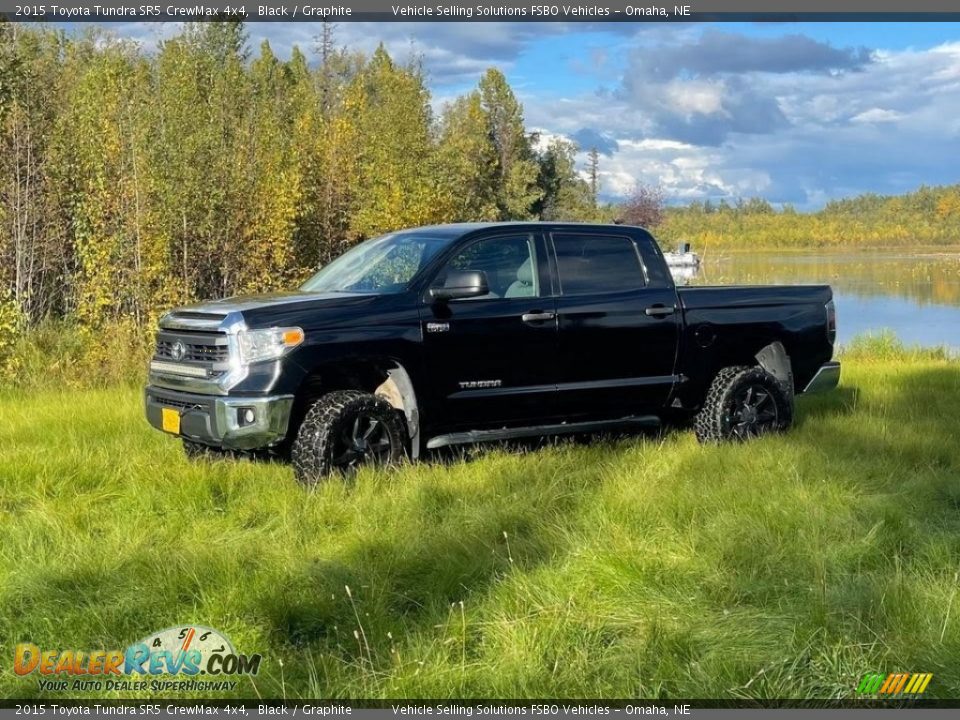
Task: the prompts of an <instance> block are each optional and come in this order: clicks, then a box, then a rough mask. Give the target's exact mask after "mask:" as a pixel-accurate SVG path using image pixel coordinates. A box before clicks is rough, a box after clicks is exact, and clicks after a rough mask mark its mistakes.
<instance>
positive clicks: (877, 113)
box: [850, 108, 903, 123]
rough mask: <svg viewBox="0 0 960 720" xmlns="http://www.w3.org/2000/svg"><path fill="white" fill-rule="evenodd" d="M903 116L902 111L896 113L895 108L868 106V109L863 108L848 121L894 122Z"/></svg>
mask: <svg viewBox="0 0 960 720" xmlns="http://www.w3.org/2000/svg"><path fill="white" fill-rule="evenodd" d="M902 117H903V113H898V112H897V111H896V110H885V109H884V108H870V109H869V110H864V111H863V112H862V113H857V114H856V115H854V116H853V117H852V118H850V122H855V123H885V122H896V121H897V120H899V119H900V118H902Z"/></svg>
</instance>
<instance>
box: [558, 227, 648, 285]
mask: <svg viewBox="0 0 960 720" xmlns="http://www.w3.org/2000/svg"><path fill="white" fill-rule="evenodd" d="M553 247H554V248H555V250H556V255H557V273H558V275H559V276H560V292H561V293H562V294H563V295H593V294H598V293H609V292H620V291H624V290H639V289H640V288H642V287H644V284H645V283H644V277H643V266H642V265H641V264H640V256H639V255H638V254H637V248H636V246H635V245H634V244H633V241H632V240H631V239H630V238H626V237H617V236H613V235H579V234H556V235H554V236H553Z"/></svg>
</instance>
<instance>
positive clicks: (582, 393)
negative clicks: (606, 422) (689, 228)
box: [551, 230, 681, 417]
mask: <svg viewBox="0 0 960 720" xmlns="http://www.w3.org/2000/svg"><path fill="white" fill-rule="evenodd" d="M641 242H643V239H641ZM649 242H650V243H651V247H650V248H646V247H644V246H643V245H642V244H640V245H638V242H637V239H636V238H634V237H631V235H630V234H628V233H626V232H625V233H624V234H622V235H621V234H618V233H617V232H616V231H615V230H610V231H596V232H591V231H588V230H583V231H580V230H572V231H557V232H553V233H552V234H551V247H552V250H553V253H554V258H555V269H556V276H557V279H558V281H559V293H560V294H559V296H558V297H557V320H558V328H559V344H560V353H559V371H558V373H559V375H558V378H559V380H558V383H559V384H558V401H559V406H560V407H561V409H562V410H563V412H565V413H566V414H568V415H569V416H571V417H573V416H590V417H596V416H601V417H603V416H606V417H612V416H623V415H634V414H644V413H653V412H656V411H657V410H658V409H659V408H661V407H662V406H663V405H664V404H665V403H666V401H667V399H668V397H669V395H670V391H671V389H672V387H673V384H674V382H675V381H676V379H677V378H676V376H675V374H674V372H675V369H674V368H675V365H676V358H677V343H678V340H679V335H680V333H679V331H680V322H681V319H680V317H681V314H680V311H679V308H678V307H676V303H677V296H676V290H675V289H674V286H673V282H672V281H671V280H670V279H669V278H668V277H664V273H663V272H660V265H657V264H656V261H658V260H659V263H660V264H662V263H663V260H662V258H660V256H659V255H658V254H657V253H656V251H654V250H653V249H652V243H653V240H652V239H650V240H649ZM645 255H646V262H645V261H644V259H645ZM647 266H650V269H651V271H650V272H648V269H647Z"/></svg>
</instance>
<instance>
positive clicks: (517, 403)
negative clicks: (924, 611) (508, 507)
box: [145, 223, 840, 484]
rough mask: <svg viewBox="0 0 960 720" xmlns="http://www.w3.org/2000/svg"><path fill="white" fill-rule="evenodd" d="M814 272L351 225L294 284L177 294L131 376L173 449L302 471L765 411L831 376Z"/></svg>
mask: <svg viewBox="0 0 960 720" xmlns="http://www.w3.org/2000/svg"><path fill="white" fill-rule="evenodd" d="M832 297H833V294H832V292H831V290H830V287H829V286H826V285H817V286H802V287H801V286H791V287H787V286H782V287H781V286H765V287H681V288H678V287H676V286H675V285H674V283H673V280H672V278H671V276H670V272H669V269H668V268H667V265H666V263H665V262H664V259H663V255H662V254H661V252H660V250H659V248H658V247H657V244H656V242H655V241H654V239H653V237H652V236H651V235H650V234H649V233H648V232H647V231H645V230H643V229H641V228H636V227H627V226H623V225H580V224H555V223H494V224H463V225H440V226H435V227H424V228H417V229H412V230H404V231H401V232H395V233H390V234H389V235H384V236H383V237H379V238H376V239H373V240H368V241H367V242H364V243H362V244H360V245H357V246H356V247H354V248H353V249H351V250H349V251H348V252H347V253H345V254H344V255H342V256H341V257H339V258H338V259H336V260H334V261H333V262H331V263H330V264H329V265H327V266H326V267H324V268H323V269H322V270H320V271H319V272H318V273H317V274H316V275H315V276H314V277H313V278H311V279H310V280H308V281H307V282H306V283H305V284H304V285H303V287H301V288H300V289H299V290H297V291H293V292H284V293H275V294H269V295H257V296H250V297H235V298H228V299H225V300H216V301H212V302H207V303H202V304H198V305H194V306H191V307H186V308H181V309H177V310H173V311H171V312H170V313H168V314H167V315H165V316H164V317H163V318H162V319H161V320H160V329H159V332H158V334H157V347H156V354H155V356H154V358H153V360H152V361H151V363H150V379H149V385H148V386H147V388H146V390H145V395H146V415H147V419H148V420H149V421H150V423H151V424H152V425H153V426H154V427H156V428H158V429H161V430H163V431H165V432H167V433H171V434H173V435H176V436H178V437H180V438H182V440H183V444H184V447H185V449H186V451H187V453H188V454H189V455H198V454H207V453H211V454H216V453H218V452H230V451H235V450H265V451H269V452H272V453H275V454H277V455H281V456H289V457H290V458H291V459H292V461H293V466H294V469H295V473H296V476H297V478H298V479H299V480H300V481H301V482H303V483H305V484H313V483H315V482H317V481H318V480H319V479H321V478H323V477H325V476H326V475H328V474H330V473H331V472H336V471H350V470H352V469H353V468H356V467H357V466H359V465H362V464H364V463H371V464H387V463H391V462H396V461H398V460H400V459H402V458H404V457H408V458H411V459H416V458H417V457H418V456H419V455H420V454H421V453H423V452H424V451H425V450H426V449H431V448H439V447H443V446H447V445H456V444H461V443H474V442H479V441H484V440H502V439H510V438H521V437H537V436H544V435H558V434H564V433H586V432H593V431H600V430H605V429H610V428H623V427H630V426H652V425H656V424H658V423H659V422H660V421H661V420H663V419H664V418H666V417H667V416H674V415H677V414H683V413H686V414H689V415H691V416H693V417H694V418H695V420H694V426H695V432H696V435H697V437H698V438H699V439H700V440H701V441H717V440H728V439H732V440H741V439H746V438H749V437H753V436H756V435H762V434H764V433H768V432H777V431H782V430H784V429H786V428H787V427H789V426H790V424H791V421H792V418H793V402H794V395H795V394H797V393H802V392H812V391H814V390H824V389H830V388H833V387H835V386H836V384H837V382H838V380H839V377H840V364H839V363H838V362H835V361H832V360H831V358H832V355H833V345H834V340H835V337H836V324H835V313H834V306H833V300H832Z"/></svg>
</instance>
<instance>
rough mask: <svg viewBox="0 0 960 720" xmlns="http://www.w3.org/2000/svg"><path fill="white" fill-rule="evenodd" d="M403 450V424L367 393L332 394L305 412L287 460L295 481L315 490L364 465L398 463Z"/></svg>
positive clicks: (396, 414)
mask: <svg viewBox="0 0 960 720" xmlns="http://www.w3.org/2000/svg"><path fill="white" fill-rule="evenodd" d="M406 448H407V430H406V423H405V422H404V421H403V419H402V418H401V416H400V413H398V412H397V410H395V409H394V408H393V406H392V405H390V403H388V402H386V401H385V400H383V399H381V398H378V397H376V396H375V395H370V394H369V393H364V392H360V391H357V390H338V391H336V392H332V393H329V394H327V395H324V396H323V397H321V398H320V399H319V400H317V401H316V402H315V403H314V404H313V405H312V406H311V408H310V409H309V410H308V411H307V414H306V416H305V417H304V419H303V423H302V424H301V425H300V429H299V431H298V432H297V438H296V440H295V441H294V443H293V448H292V451H291V459H292V461H293V468H294V473H295V475H296V477H297V480H298V481H300V482H301V483H303V484H304V485H315V484H316V483H317V482H319V481H320V480H321V479H323V478H324V477H326V476H327V475H330V474H332V473H340V474H344V475H348V474H352V473H353V472H355V471H356V470H357V469H358V468H360V467H362V466H364V465H372V466H385V465H391V464H394V463H397V462H400V461H401V460H402V459H403V458H404V456H405V454H406Z"/></svg>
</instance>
